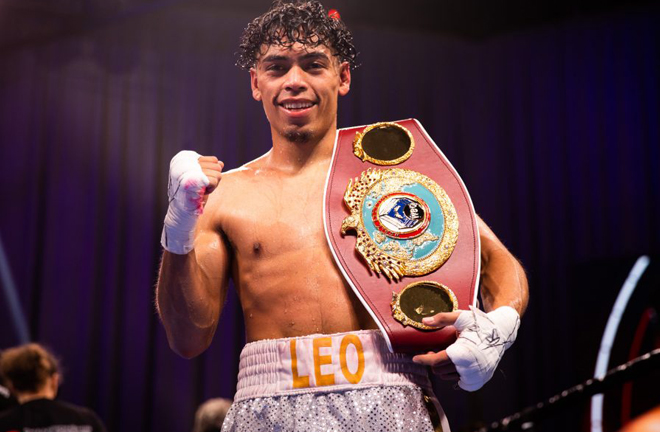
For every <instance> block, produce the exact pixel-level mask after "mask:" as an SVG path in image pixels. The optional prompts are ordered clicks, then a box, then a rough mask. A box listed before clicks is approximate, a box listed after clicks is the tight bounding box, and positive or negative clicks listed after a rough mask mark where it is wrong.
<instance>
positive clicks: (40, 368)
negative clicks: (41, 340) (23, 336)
mask: <svg viewBox="0 0 660 432" xmlns="http://www.w3.org/2000/svg"><path fill="white" fill-rule="evenodd" d="M0 376H2V379H3V380H4V381H5V382H6V383H7V386H8V387H9V390H10V391H11V392H12V393H13V394H14V395H15V396H16V399H17V400H18V403H19V404H18V405H17V406H15V407H13V408H9V409H7V410H5V411H2V412H0V432H7V431H28V430H34V429H45V428H55V429H59V428H58V427H61V428H66V431H67V432H105V431H106V429H105V426H104V425H103V423H102V422H101V420H100V419H99V417H98V416H97V415H96V414H95V413H94V412H93V411H92V410H90V409H88V408H83V407H79V406H76V405H73V404H70V403H67V402H62V401H58V400H55V398H56V397H57V391H58V388H59V386H60V377H61V375H60V366H59V362H58V361H57V359H56V358H55V356H54V355H53V354H52V353H50V352H49V351H48V350H47V349H46V348H44V347H43V346H41V345H39V344H36V343H30V344H26V345H21V346H18V347H15V348H9V349H6V350H4V351H3V352H2V354H1V355H0Z"/></svg>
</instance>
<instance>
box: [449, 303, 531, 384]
mask: <svg viewBox="0 0 660 432" xmlns="http://www.w3.org/2000/svg"><path fill="white" fill-rule="evenodd" d="M454 327H456V330H458V332H459V335H458V339H457V340H456V342H454V343H453V344H452V345H450V346H449V347H448V348H447V356H449V359H450V360H451V361H452V363H454V366H456V371H457V372H458V374H459V375H460V380H459V381H458V385H459V386H460V387H461V388H462V389H463V390H467V391H475V390H479V389H480V388H481V387H483V385H484V384H486V383H487V382H488V380H490V379H491V378H492V376H493V374H494V373H495V369H496V368H497V365H498V364H499V362H500V360H501V359H502V356H503V355H504V351H505V350H506V349H507V348H509V347H510V346H511V345H512V344H513V342H514V341H515V340H516V335H517V334H518V327H520V316H519V315H518V312H516V310H515V309H513V308H512V307H509V306H502V307H499V308H497V309H495V310H494V311H491V312H489V313H485V312H483V311H481V310H479V309H477V308H475V307H472V306H470V310H469V311H463V312H461V314H460V315H459V316H458V319H457V320H456V323H455V324H454Z"/></svg>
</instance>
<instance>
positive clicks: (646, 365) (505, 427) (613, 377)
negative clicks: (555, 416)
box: [474, 348, 660, 432]
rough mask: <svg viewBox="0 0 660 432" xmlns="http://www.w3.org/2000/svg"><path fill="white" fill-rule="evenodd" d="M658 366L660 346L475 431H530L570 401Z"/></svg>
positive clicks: (655, 368)
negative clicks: (539, 421)
mask: <svg viewBox="0 0 660 432" xmlns="http://www.w3.org/2000/svg"><path fill="white" fill-rule="evenodd" d="M658 368H660V348H658V349H655V350H653V351H651V352H648V353H646V354H644V355H642V356H639V357H637V358H636V359H634V360H631V361H629V362H627V363H624V364H622V365H620V366H617V367H616V368H614V369H610V370H609V371H608V372H607V373H606V374H604V375H603V376H602V377H596V378H591V379H588V380H587V381H585V382H583V383H581V384H578V385H576V386H574V387H571V388H568V389H566V390H564V391H563V392H561V393H559V394H556V395H554V396H552V397H551V398H549V399H547V400H546V401H544V402H539V403H538V404H536V405H532V406H530V407H527V408H525V409H524V410H522V411H519V412H517V413H515V414H513V415H511V416H508V417H505V418H503V419H502V420H500V421H496V422H493V423H491V424H490V426H485V427H482V428H480V429H477V430H475V431H474V432H488V431H517V430H531V429H532V428H533V427H534V422H536V421H537V420H541V419H543V418H545V417H548V416H549V415H551V414H552V413H553V412H556V411H557V410H558V409H561V408H563V407H564V406H566V405H567V404H569V403H572V402H575V401H576V400H579V399H583V398H587V397H590V396H593V395H595V394H598V393H602V392H603V391H605V390H607V389H609V388H611V387H614V386H616V385H619V384H622V383H623V382H625V381H628V380H632V379H634V378H636V377H638V376H640V375H644V374H646V373H647V372H651V371H653V370H657V369H658Z"/></svg>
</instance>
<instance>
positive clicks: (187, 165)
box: [160, 150, 209, 255]
mask: <svg viewBox="0 0 660 432" xmlns="http://www.w3.org/2000/svg"><path fill="white" fill-rule="evenodd" d="M200 157H201V155H199V154H198V153H196V152H194V151H190V150H183V151H180V152H179V153H177V154H176V156H174V157H173V158H172V161H171V162H170V178H169V181H168V184H167V197H168V198H169V203H170V204H169V207H168V208H167V215H165V224H164V226H163V234H162V236H161V238H160V243H161V244H162V245H163V247H164V248H165V250H166V251H168V252H172V253H175V254H178V255H185V254H187V253H188V252H190V251H191V250H192V249H193V241H194V236H195V224H196V223H197V219H199V216H200V215H201V214H202V211H203V210H204V205H203V200H204V191H205V190H206V186H208V185H209V178H208V177H207V176H206V175H205V174H204V172H203V171H202V167H201V166H200V165H199V162H198V159H199V158H200Z"/></svg>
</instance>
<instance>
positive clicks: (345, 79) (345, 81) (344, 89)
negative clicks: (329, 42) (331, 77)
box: [339, 62, 351, 96]
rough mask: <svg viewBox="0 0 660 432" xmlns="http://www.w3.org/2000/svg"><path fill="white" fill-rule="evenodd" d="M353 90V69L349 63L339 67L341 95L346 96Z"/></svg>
mask: <svg viewBox="0 0 660 432" xmlns="http://www.w3.org/2000/svg"><path fill="white" fill-rule="evenodd" d="M350 89H351V68H350V66H349V65H348V62H343V63H342V64H340V65H339V95H340V96H346V95H347V94H348V91H349V90H350Z"/></svg>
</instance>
